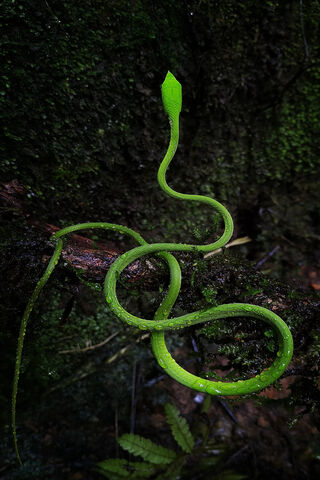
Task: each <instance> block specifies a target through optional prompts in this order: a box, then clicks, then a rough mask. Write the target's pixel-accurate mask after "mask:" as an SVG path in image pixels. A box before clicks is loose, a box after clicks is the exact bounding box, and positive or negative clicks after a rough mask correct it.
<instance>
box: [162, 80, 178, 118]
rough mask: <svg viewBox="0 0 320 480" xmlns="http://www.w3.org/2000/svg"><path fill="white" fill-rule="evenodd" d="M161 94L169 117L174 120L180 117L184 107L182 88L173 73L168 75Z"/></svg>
mask: <svg viewBox="0 0 320 480" xmlns="http://www.w3.org/2000/svg"><path fill="white" fill-rule="evenodd" d="M161 93H162V103H163V106H164V109H165V111H166V113H167V114H168V115H169V117H170V118H173V117H175V116H176V115H179V113H180V112H181V106H182V87H181V83H179V82H178V80H177V79H176V78H175V76H174V75H172V73H171V72H168V73H167V75H166V78H165V79H164V82H163V84H162V85H161Z"/></svg>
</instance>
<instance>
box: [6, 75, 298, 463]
mask: <svg viewBox="0 0 320 480" xmlns="http://www.w3.org/2000/svg"><path fill="white" fill-rule="evenodd" d="M161 90H162V101H163V105H164V109H165V111H166V113H167V115H168V117H169V123H170V143H169V147H168V150H167V153H166V155H165V157H164V159H163V160H162V162H161V165H160V167H159V170H158V182H159V185H160V187H161V188H162V190H163V191H164V192H165V193H167V194H168V195H170V196H171V197H173V198H175V199H177V200H186V201H191V202H198V203H204V204H206V205H210V206H211V207H212V208H213V209H214V210H215V211H217V212H219V214H220V215H221V217H222V219H223V222H224V233H223V234H222V236H221V237H220V238H219V239H218V240H217V241H215V242H214V243H211V244H208V245H189V244H182V243H154V244H148V243H147V242H146V241H145V240H144V239H143V238H142V237H141V235H139V234H138V233H136V232H135V231H133V230H131V229H130V228H128V227H124V226H121V225H116V224H111V223H105V222H98V223H97V222H95V223H83V224H78V225H73V226H71V227H67V228H64V229H62V230H59V231H58V232H56V233H55V234H54V235H53V236H52V240H53V241H54V242H56V247H55V250H54V253H53V256H52V258H51V260H50V262H49V264H48V266H47V268H46V271H45V273H44V274H43V276H42V277H41V279H40V280H39V282H38V283H37V285H36V287H35V290H34V291H33V293H32V295H31V297H30V300H29V302H28V304H27V307H26V309H25V312H24V315H23V318H22V321H21V327H20V333H19V339H18V347H17V355H16V364H15V374H14V381H13V393H12V431H13V437H14V444H15V450H16V454H17V458H18V460H19V462H20V463H21V459H20V455H19V451H18V446H17V436H16V399H17V391H18V380H19V372H20V365H21V357H22V348H23V340H24V336H25V332H26V327H27V323H28V319H29V316H30V314H31V311H32V309H33V306H34V303H35V301H36V300H37V298H38V296H39V294H40V292H41V290H42V288H43V287H44V285H45V284H46V282H47V281H48V279H49V277H50V275H51V273H52V272H53V270H54V268H55V265H56V264H57V263H58V260H59V257H60V255H61V251H62V246H63V240H62V238H63V237H64V236H65V235H67V234H70V233H72V232H75V231H78V230H81V229H92V228H99V229H105V230H114V231H117V232H120V233H122V234H125V235H128V236H129V237H131V238H132V239H133V240H134V241H135V242H136V243H137V244H138V245H139V246H137V247H136V248H133V249H132V250H130V251H128V252H126V253H124V254H123V255H121V256H120V257H118V258H117V259H116V261H115V262H114V263H113V264H112V265H111V267H110V269H109V271H108V273H107V275H106V278H105V281H104V292H105V297H106V301H107V303H108V304H109V307H110V309H111V310H112V312H113V313H114V314H115V315H116V316H117V317H118V318H119V319H121V320H122V321H123V322H126V323H127V324H129V325H132V326H133V327H138V328H139V329H141V330H148V331H150V332H152V336H151V344H152V350H153V353H154V355H155V357H156V358H157V361H158V363H159V365H160V366H161V367H162V368H163V369H165V370H166V372H167V373H168V374H169V375H170V376H171V377H172V378H174V379H175V380H176V381H178V382H180V383H181V384H183V385H185V386H187V387H189V388H192V389H194V390H197V391H199V392H206V393H209V394H210V395H244V394H250V393H253V392H259V391H260V390H262V389H263V388H265V387H267V386H268V385H270V384H271V383H272V382H274V381H275V380H276V379H278V378H279V377H280V376H281V375H282V373H283V372H284V370H285V369H286V368H287V366H288V364H289V362H290V360H291V357H292V353H293V341H292V336H291V333H290V330H289V328H288V327H287V325H286V323H285V322H284V321H283V320H282V319H281V318H280V317H279V316H278V315H276V314H275V313H274V312H272V311H270V310H267V309H265V308H263V307H260V306H256V305H249V304H244V303H231V304H227V305H220V306H218V307H213V308H208V309H207V310H201V311H196V312H192V313H188V314H186V315H182V316H180V317H175V318H170V311H171V309H172V307H173V305H174V304H175V301H176V299H177V297H178V294H179V291H180V285H181V270H180V266H179V263H178V261H177V260H176V258H175V257H174V256H173V255H172V253H170V252H195V251H197V252H203V253H205V252H212V251H214V250H217V249H218V248H221V247H223V246H224V245H225V244H226V243H227V242H228V241H229V239H230V238H231V236H232V233H233V222H232V218H231V215H230V213H229V212H228V210H227V209H226V208H225V207H224V206H223V205H221V204H220V203H219V202H217V201H216V200H214V199H212V198H209V197H205V196H202V195H189V194H185V193H179V192H176V191H175V190H173V189H172V188H170V187H169V186H168V184H167V182H166V171H167V169H168V167H169V164H170V162H171V160H172V159H173V157H174V154H175V152H176V149H177V146H178V141H179V115H180V111H181V106H182V87H181V84H180V83H179V82H178V81H177V80H176V78H175V77H174V76H173V75H172V73H170V72H168V73H167V76H166V78H165V81H164V82H163V84H162V86H161ZM150 254H157V255H158V256H159V257H161V258H162V259H163V260H164V261H165V262H166V263H167V265H168V267H169V271H170V284H169V288H168V291H167V294H166V296H165V298H164V300H163V301H162V303H161V305H160V306H159V308H158V310H157V311H156V313H155V315H154V319H153V320H148V319H145V318H139V317H136V316H134V315H132V314H130V313H129V312H127V311H126V310H125V309H124V308H123V307H122V306H121V305H120V303H119V301H118V298H117V292H116V287H117V281H118V279H119V277H120V274H121V272H122V271H123V270H124V268H125V267H126V266H127V265H129V264H130V263H131V262H133V261H135V260H137V259H139V258H141V257H142V256H144V255H150ZM229 317H253V318H257V319H261V320H263V321H264V322H266V323H268V324H269V325H270V326H271V327H272V328H274V330H275V331H276V333H277V337H278V345H279V346H278V352H277V355H276V358H275V360H274V362H273V363H272V365H271V366H270V367H269V368H267V369H266V370H264V371H262V372H261V373H260V374H259V375H257V376H255V377H253V378H249V379H247V380H238V381H235V382H221V381H212V380H207V379H203V378H200V377H197V376H196V375H193V374H191V373H189V372H187V371H186V370H184V369H183V368H182V367H180V366H179V365H178V364H177V363H176V362H175V360H174V359H173V358H172V356H171V355H170V353H169V351H168V350H167V347H166V343H165V336H164V332H165V331H168V330H176V329H181V328H185V327H187V326H190V325H195V324H198V323H202V322H208V321H210V320H213V319H218V318H229Z"/></svg>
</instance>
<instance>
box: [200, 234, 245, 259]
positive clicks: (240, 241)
mask: <svg viewBox="0 0 320 480" xmlns="http://www.w3.org/2000/svg"><path fill="white" fill-rule="evenodd" d="M249 242H252V239H251V238H250V237H241V238H236V239H235V240H232V242H230V243H227V245H225V246H224V247H223V248H230V247H235V246H236V245H243V244H244V243H249ZM220 252H222V248H218V250H214V251H213V252H209V253H206V254H205V255H204V256H203V258H210V257H212V255H216V254H217V253H220Z"/></svg>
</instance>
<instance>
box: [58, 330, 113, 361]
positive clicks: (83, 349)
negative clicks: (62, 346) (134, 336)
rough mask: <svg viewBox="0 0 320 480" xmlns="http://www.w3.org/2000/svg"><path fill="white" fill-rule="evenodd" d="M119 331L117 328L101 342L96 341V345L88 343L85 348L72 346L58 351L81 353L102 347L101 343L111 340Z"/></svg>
mask: <svg viewBox="0 0 320 480" xmlns="http://www.w3.org/2000/svg"><path fill="white" fill-rule="evenodd" d="M119 333H120V330H118V331H117V332H115V333H113V334H112V335H110V337H108V338H106V339H105V340H103V342H100V343H97V344H96V345H90V346H89V347H85V348H81V349H79V348H72V349H71V350H60V351H59V353H61V354H63V355H65V354H66V353H83V352H88V351H89V350H95V349H96V348H100V347H103V345H105V344H106V343H108V342H110V340H112V339H113V338H114V337H115V336H116V335H118V334H119Z"/></svg>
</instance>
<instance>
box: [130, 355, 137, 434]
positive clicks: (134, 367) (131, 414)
mask: <svg viewBox="0 0 320 480" xmlns="http://www.w3.org/2000/svg"><path fill="white" fill-rule="evenodd" d="M136 374H137V360H136V359H134V361H133V370H132V383H131V385H132V387H131V412H130V433H134V424H135V394H136V376H137V375H136Z"/></svg>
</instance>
